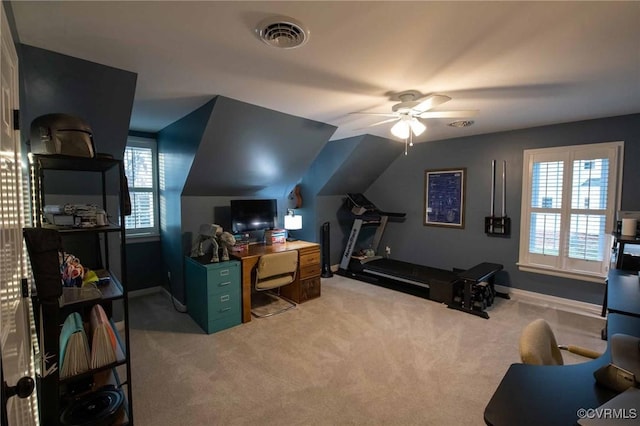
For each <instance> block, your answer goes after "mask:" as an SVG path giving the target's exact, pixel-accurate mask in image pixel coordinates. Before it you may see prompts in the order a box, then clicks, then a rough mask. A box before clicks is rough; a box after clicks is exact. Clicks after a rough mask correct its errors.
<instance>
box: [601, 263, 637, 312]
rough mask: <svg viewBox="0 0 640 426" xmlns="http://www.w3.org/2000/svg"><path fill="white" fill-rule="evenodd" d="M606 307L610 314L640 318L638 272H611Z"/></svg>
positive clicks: (613, 270)
mask: <svg viewBox="0 0 640 426" xmlns="http://www.w3.org/2000/svg"><path fill="white" fill-rule="evenodd" d="M606 307H607V309H608V310H609V312H615V313H619V314H625V315H632V316H636V317H640V279H639V278H638V273H637V272H631V271H622V270H620V269H611V270H610V271H609V274H608V275H607V304H606Z"/></svg>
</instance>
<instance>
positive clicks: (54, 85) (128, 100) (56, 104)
mask: <svg viewBox="0 0 640 426" xmlns="http://www.w3.org/2000/svg"><path fill="white" fill-rule="evenodd" d="M19 55H20V57H19V60H20V128H21V129H22V130H21V137H22V140H23V143H24V144H25V146H23V152H24V153H26V152H28V149H27V146H26V143H27V141H28V139H29V138H30V127H31V122H32V121H33V119H34V118H36V117H39V116H41V115H44V114H51V113H65V114H71V115H75V116H78V117H81V118H82V119H84V120H85V121H86V122H87V123H89V125H90V126H91V128H92V130H93V139H94V144H95V149H96V152H98V153H107V154H110V155H112V156H113V157H114V158H118V159H122V158H123V155H124V148H125V146H126V143H127V133H128V132H129V121H130V118H131V109H132V108H133V98H134V95H135V90H136V80H137V74H136V73H133V72H129V71H124V70H120V69H117V68H112V67H108V66H105V65H100V64H97V63H95V62H89V61H85V60H82V59H78V58H74V57H71V56H67V55H62V54H59V53H56V52H52V51H50V50H45V49H39V48H37V47H32V46H28V45H24V44H23V45H21V46H20V52H19ZM118 189H119V188H118V186H117V181H116V180H113V182H112V184H111V185H110V186H109V188H108V191H109V193H112V194H115V193H116V192H117V191H118ZM47 190H48V191H49V192H50V193H54V194H87V193H99V192H100V186H99V176H98V175H96V176H91V177H87V178H86V179H84V180H83V181H82V182H77V176H74V175H69V174H68V173H67V174H65V173H63V172H60V173H56V174H55V178H54V179H48V181H47Z"/></svg>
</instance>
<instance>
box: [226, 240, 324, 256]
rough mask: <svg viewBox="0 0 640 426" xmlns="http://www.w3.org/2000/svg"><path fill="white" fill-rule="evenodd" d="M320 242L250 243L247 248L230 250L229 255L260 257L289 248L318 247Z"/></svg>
mask: <svg viewBox="0 0 640 426" xmlns="http://www.w3.org/2000/svg"><path fill="white" fill-rule="evenodd" d="M317 246H319V244H318V243H310V242H308V241H287V242H285V243H279V244H272V245H270V246H268V245H266V244H262V243H259V244H249V246H248V248H247V249H243V250H240V251H229V256H232V257H234V258H236V259H240V260H242V259H246V258H250V257H259V256H262V255H263V254H267V253H278V252H281V251H288V250H300V249H304V248H310V247H317Z"/></svg>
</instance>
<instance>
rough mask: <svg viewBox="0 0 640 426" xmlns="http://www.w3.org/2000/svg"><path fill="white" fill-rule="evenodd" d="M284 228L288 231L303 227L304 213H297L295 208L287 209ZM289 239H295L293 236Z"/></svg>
mask: <svg viewBox="0 0 640 426" xmlns="http://www.w3.org/2000/svg"><path fill="white" fill-rule="evenodd" d="M284 229H286V230H287V231H295V230H298V229H302V215H299V214H296V213H295V211H293V209H287V214H286V215H285V217H284ZM288 240H289V241H293V239H291V238H288Z"/></svg>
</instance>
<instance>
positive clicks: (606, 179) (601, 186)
mask: <svg viewBox="0 0 640 426" xmlns="http://www.w3.org/2000/svg"><path fill="white" fill-rule="evenodd" d="M623 146H624V145H623V143H622V142H612V143H603V144H593V145H576V146H569V147H561V148H547V149H538V150H526V151H525V152H524V166H525V167H524V176H523V188H522V195H523V197H522V218H521V222H522V223H521V230H520V234H521V235H520V259H519V262H518V265H519V266H520V268H521V269H523V270H527V271H531V272H541V273H546V274H551V275H562V276H568V277H572V278H580V279H588V280H593V281H601V279H602V278H603V277H605V276H606V273H607V271H608V265H609V258H610V247H611V244H610V243H611V236H610V233H611V231H612V230H613V227H614V216H615V211H616V207H617V205H616V200H618V199H619V194H620V187H621V182H620V180H621V176H622V170H621V167H622V166H621V165H622V149H623Z"/></svg>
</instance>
